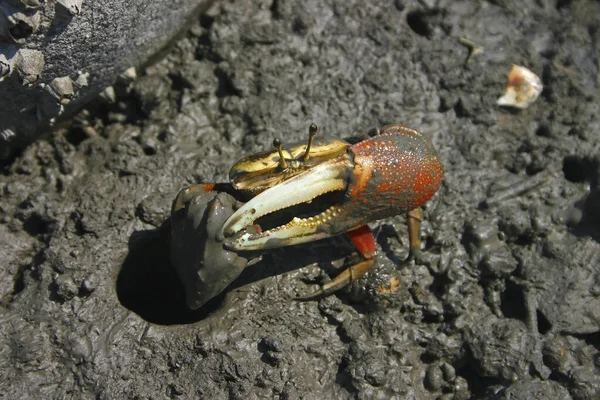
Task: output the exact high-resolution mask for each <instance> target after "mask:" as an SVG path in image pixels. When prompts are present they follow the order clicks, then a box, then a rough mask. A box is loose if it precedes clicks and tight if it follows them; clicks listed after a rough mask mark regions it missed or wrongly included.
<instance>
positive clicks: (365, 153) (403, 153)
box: [333, 125, 444, 231]
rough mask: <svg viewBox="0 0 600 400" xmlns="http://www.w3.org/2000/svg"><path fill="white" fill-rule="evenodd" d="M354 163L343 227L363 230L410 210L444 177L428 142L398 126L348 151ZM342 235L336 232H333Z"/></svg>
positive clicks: (432, 190)
mask: <svg viewBox="0 0 600 400" xmlns="http://www.w3.org/2000/svg"><path fill="white" fill-rule="evenodd" d="M349 151H350V153H351V154H352V155H353V158H354V164H355V167H354V174H353V175H354V176H353V179H352V180H351V183H350V186H349V189H348V192H347V196H346V200H347V201H346V203H345V204H344V206H343V209H344V210H343V211H344V213H345V214H346V218H347V219H348V223H350V221H352V223H357V224H360V223H362V224H366V223H368V222H371V221H375V220H378V219H382V218H387V217H390V216H394V215H398V214H401V213H404V212H407V211H410V210H413V209H415V208H417V207H419V206H421V205H422V204H424V203H425V202H427V201H428V200H429V199H430V198H431V196H433V195H434V194H435V192H436V191H437V190H438V188H439V187H440V184H441V183H442V179H443V177H444V171H443V169H442V166H441V165H440V162H439V160H438V155H437V152H436V150H435V148H434V147H433V144H432V143H431V141H430V140H428V139H427V138H425V137H424V136H423V135H422V134H421V133H419V132H417V131H415V130H414V129H410V128H406V127H403V126H399V125H389V126H385V127H383V128H381V134H379V135H377V136H375V137H372V138H370V139H368V140H364V141H362V142H359V143H357V144H355V145H353V146H352V147H350V149H349ZM338 229H344V227H341V226H338V227H335V228H333V230H335V231H337V230H338Z"/></svg>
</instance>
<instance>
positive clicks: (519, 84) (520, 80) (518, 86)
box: [496, 64, 544, 109]
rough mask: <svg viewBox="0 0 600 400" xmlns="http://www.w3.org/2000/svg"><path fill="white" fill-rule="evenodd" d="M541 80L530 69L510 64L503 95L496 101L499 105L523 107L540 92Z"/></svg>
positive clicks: (527, 105) (541, 87)
mask: <svg viewBox="0 0 600 400" xmlns="http://www.w3.org/2000/svg"><path fill="white" fill-rule="evenodd" d="M543 88H544V86H543V85H542V80H541V79H540V78H539V76H537V75H536V74H534V73H533V72H531V70H529V69H527V68H525V67H521V66H520V65H514V64H513V66H512V68H511V70H510V73H509V74H508V85H506V91H505V92H504V95H503V96H502V97H500V98H499V99H498V101H497V102H496V103H497V104H498V105H499V106H506V107H515V108H520V109H524V108H527V107H529V105H530V104H531V103H533V102H534V101H535V100H536V99H537V98H538V97H539V95H540V93H542V89H543Z"/></svg>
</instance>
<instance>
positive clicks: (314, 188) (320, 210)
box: [223, 156, 351, 251]
mask: <svg viewBox="0 0 600 400" xmlns="http://www.w3.org/2000/svg"><path fill="white" fill-rule="evenodd" d="M333 161H334V160H331V162H329V161H328V162H325V163H323V164H320V165H317V166H315V167H314V168H311V169H310V170H308V171H306V172H304V173H302V174H299V175H297V176H295V177H293V178H291V179H289V180H287V181H285V182H283V183H281V184H279V185H277V186H274V187H272V188H270V189H268V190H266V191H264V192H262V193H261V194H259V195H258V196H256V197H254V198H252V199H251V200H250V201H248V202H247V203H246V204H244V205H243V206H242V207H241V208H240V209H238V210H237V211H236V212H235V213H234V214H233V215H232V216H231V217H229V219H228V220H227V221H226V222H225V224H224V225H223V235H224V237H225V247H226V248H228V249H230V250H237V251H244V250H248V251H254V250H262V249H269V248H275V247H282V246H288V245H293V244H300V243H306V242H310V241H314V240H319V239H323V238H326V237H329V236H331V234H330V233H328V232H327V230H326V229H323V225H324V224H326V223H327V222H328V221H330V220H331V219H333V218H335V217H336V216H337V215H338V214H339V212H340V210H341V204H342V202H343V200H344V195H345V192H346V189H347V182H348V179H347V174H348V170H349V169H348V163H350V159H349V157H347V156H345V157H344V159H343V160H342V162H340V160H337V161H336V162H333ZM350 170H351V169H350Z"/></svg>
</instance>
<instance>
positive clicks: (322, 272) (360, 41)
mask: <svg viewBox="0 0 600 400" xmlns="http://www.w3.org/2000/svg"><path fill="white" fill-rule="evenodd" d="M598 26H600V4H599V3H598V2H595V1H578V2H572V1H565V0H560V1H546V0H538V1H529V2H526V3H525V4H523V3H522V2H520V1H489V2H478V1H437V2H436V1H401V0H399V1H395V2H384V1H379V2H359V1H354V2H352V1H350V2H348V1H342V0H340V1H326V2H322V1H316V0H314V1H313V0H309V1H287V0H275V1H274V2H272V3H271V2H261V1H253V2H252V1H244V0H235V1H226V2H225V1H223V2H220V3H219V4H217V5H216V6H215V7H214V8H213V9H212V10H211V11H210V12H209V15H206V16H203V17H202V18H200V19H199V21H198V23H197V24H196V25H195V26H193V28H192V29H191V31H190V33H189V35H188V36H187V37H185V38H184V39H183V40H181V41H180V42H179V43H178V44H177V45H176V46H175V48H173V50H172V51H171V53H170V54H169V55H168V56H167V57H166V59H164V60H163V61H161V62H159V63H158V64H156V65H154V66H152V67H150V68H148V69H147V70H146V71H145V73H143V74H142V76H141V77H140V78H139V79H138V80H136V81H135V82H133V83H131V82H126V81H121V82H119V83H118V84H117V86H116V88H117V92H118V94H119V95H118V101H117V102H116V103H114V104H106V103H102V102H100V101H99V102H97V103H96V104H94V105H91V106H90V107H89V109H88V110H87V111H86V112H84V113H82V114H80V115H79V116H78V117H77V118H75V119H74V120H73V121H67V123H66V124H65V125H64V127H63V128H61V129H59V130H58V131H56V132H54V133H53V134H52V135H49V136H48V137H47V139H46V140H42V141H38V142H36V143H35V144H33V145H32V146H30V147H29V148H28V149H26V150H25V152H24V153H23V154H22V155H21V156H20V157H19V158H18V159H16V160H15V161H14V163H12V164H11V165H8V166H6V167H5V169H4V172H3V174H2V176H1V177H0V179H1V181H0V188H1V191H0V193H1V196H2V197H1V198H2V200H1V203H0V213H1V214H0V215H1V224H0V235H1V238H2V239H1V240H0V246H1V248H0V260H1V265H2V268H1V269H0V296H1V307H2V308H1V309H0V310H1V313H2V314H1V324H0V397H2V398H5V399H16V398H20V399H25V398H31V399H38V398H53V399H54V398H55V399H58V398H60V399H63V398H77V399H79V398H85V399H114V398H140V399H141V398H148V399H150V398H151V399H158V398H178V399H194V398H202V399H221V398H230V399H252V398H269V399H270V398H282V399H297V398H304V399H322V398H336V399H337V398H340V399H346V398H359V399H390V398H396V399H405V398H419V399H421V398H443V399H451V398H453V399H467V398H475V399H509V398H510V399H597V398H599V397H600V243H599V242H600V228H599V226H600V211H599V210H600V189H599V188H598V183H599V180H600V155H599V153H600V152H599V151H598V150H599V148H600V135H599V132H600V118H599V112H600V103H599V100H600V98H599V97H600V96H599V91H598V87H599V85H600V78H599V76H600V75H599V73H598V72H599V71H598V69H599V68H600V58H599V53H600V34H599V30H598ZM461 38H466V39H468V40H470V41H472V42H473V43H474V44H475V46H476V47H483V52H477V54H474V55H473V56H472V57H470V58H469V48H468V46H465V45H464V43H466V42H464V41H462V43H463V44H461V40H460V39H461ZM512 64H520V65H524V66H527V67H528V68H530V69H532V70H533V71H534V72H536V73H537V74H538V75H539V76H540V77H541V78H542V80H543V83H544V91H543V93H542V95H541V96H540V98H539V99H538V100H537V102H535V103H534V104H533V105H532V106H531V107H529V108H528V109H526V110H523V111H517V112H515V111H511V110H506V109H500V108H499V107H498V106H497V105H496V99H497V98H498V97H499V96H500V95H501V94H502V92H503V88H504V85H505V82H506V75H507V73H508V71H509V69H510V67H511V65H512ZM311 122H315V123H317V124H318V125H319V126H320V128H321V132H322V133H323V134H328V135H334V136H340V137H352V136H357V135H361V134H363V133H364V132H367V131H368V130H369V129H370V128H372V127H374V126H378V125H382V124H387V123H400V124H403V125H406V126H409V127H413V128H416V129H418V130H420V131H422V132H424V133H425V134H427V135H428V136H429V137H430V138H431V139H432V140H433V142H434V144H435V146H436V147H437V149H438V151H439V155H440V159H441V162H442V164H443V165H444V168H445V171H446V175H445V179H444V182H443V184H442V187H441V189H440V190H439V192H438V193H437V194H436V195H435V197H434V198H433V199H432V200H431V201H430V202H429V203H428V204H427V205H426V206H425V207H424V216H425V220H426V222H425V223H424V227H423V228H424V229H423V232H422V236H423V240H424V244H423V249H424V254H425V257H424V258H425V261H426V262H420V263H415V262H414V261H409V262H405V261H404V259H405V258H406V256H407V246H408V241H407V235H406V220H405V217H404V216H398V217H396V218H391V219H389V220H384V221H380V222H378V223H375V224H373V225H372V228H373V229H374V231H375V232H376V233H377V241H378V244H379V247H380V251H379V255H378V258H377V267H376V269H375V270H374V271H373V272H372V273H370V274H369V275H368V276H367V277H366V278H364V279H362V280H360V281H358V282H357V283H355V284H354V285H353V286H352V287H351V288H350V289H349V290H347V291H344V292H341V293H338V294H336V295H333V296H330V297H327V298H324V299H321V300H315V301H308V302H299V301H295V300H294V298H295V297H297V296H299V295H302V294H306V293H308V292H310V291H312V290H315V288H316V285H317V283H319V282H321V281H322V280H323V279H324V278H325V277H326V276H328V275H335V270H336V268H337V267H339V266H340V265H341V264H343V263H344V260H346V261H351V260H352V258H353V257H352V248H351V247H350V246H349V245H348V244H347V243H346V242H345V240H344V239H343V238H336V239H334V240H329V241H323V242H319V243H314V244H309V245H303V246H298V247H296V248H287V249H281V250H277V251H273V252H271V253H269V254H267V255H265V256H264V257H263V260H262V261H261V262H259V263H258V264H256V265H254V266H252V267H249V268H248V269H246V270H245V271H244V273H243V274H242V276H241V277H240V278H239V279H238V280H237V281H235V282H234V283H233V284H232V286H231V287H230V288H229V289H227V290H226V292H225V293H224V294H222V295H220V296H218V297H217V298H216V299H214V300H212V301H211V302H209V303H208V304H207V305H205V306H204V307H202V308H201V309H199V310H197V311H194V312H192V311H189V310H188V309H187V308H186V306H185V299H184V297H183V289H182V286H181V284H180V283H179V281H178V280H177V278H176V276H175V273H174V270H173V267H172V266H171V264H170V262H169V254H168V239H169V229H168V228H169V221H168V216H169V209H170V205H171V200H172V199H173V198H174V196H175V194H176V193H177V191H178V190H179V189H180V188H181V187H183V186H185V185H188V184H192V183H195V182H198V181H200V180H204V181H213V180H217V181H224V180H225V179H226V177H227V172H228V169H229V167H230V166H231V164H232V163H233V162H234V161H235V160H237V159H238V158H240V157H241V156H242V155H245V154H248V153H253V152H256V151H259V150H264V149H266V148H269V146H270V144H271V142H272V139H273V138H275V137H278V138H281V139H282V140H283V141H284V143H290V142H293V141H299V140H303V139H304V138H305V137H306V131H307V128H308V125H309V124H310V123H311ZM421 261H423V260H421ZM421 264H423V265H421ZM392 278H399V280H400V281H399V282H400V284H399V286H398V287H397V288H396V289H397V290H396V291H392V292H391V293H389V294H379V293H378V292H377V291H376V290H375V288H377V287H378V285H380V284H381V283H382V282H388V281H389V280H390V279H392Z"/></svg>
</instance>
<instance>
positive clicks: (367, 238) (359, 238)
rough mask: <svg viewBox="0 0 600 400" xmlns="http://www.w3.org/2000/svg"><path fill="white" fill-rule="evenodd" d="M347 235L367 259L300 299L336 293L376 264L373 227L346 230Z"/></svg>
mask: <svg viewBox="0 0 600 400" xmlns="http://www.w3.org/2000/svg"><path fill="white" fill-rule="evenodd" d="M346 236H347V237H348V239H349V240H350V241H351V242H352V244H353V245H354V247H355V248H356V250H358V252H359V253H361V254H362V256H363V257H364V258H365V260H364V261H361V262H359V263H358V264H354V265H352V266H350V267H348V268H346V269H345V270H344V271H342V272H341V273H340V274H339V275H338V276H336V277H335V278H333V280H331V281H330V282H327V283H326V284H324V285H323V286H321V288H320V289H319V290H317V291H316V292H314V293H311V294H309V295H307V296H303V297H300V298H299V299H300V300H308V299H312V298H314V297H319V296H326V295H329V294H331V293H334V292H336V291H338V290H340V289H342V288H344V287H346V286H348V285H350V284H351V283H352V282H355V281H357V280H358V279H360V278H361V277H363V276H364V275H365V274H366V273H367V272H369V269H371V267H372V266H373V265H374V264H375V255H376V254H377V246H376V244H375V237H374V236H373V232H371V228H369V226H368V225H364V226H361V227H360V228H357V229H354V230H352V231H350V232H346Z"/></svg>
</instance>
